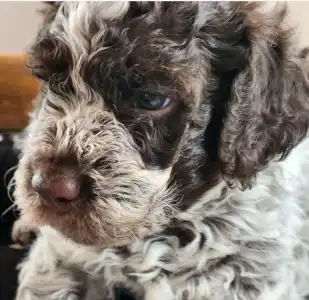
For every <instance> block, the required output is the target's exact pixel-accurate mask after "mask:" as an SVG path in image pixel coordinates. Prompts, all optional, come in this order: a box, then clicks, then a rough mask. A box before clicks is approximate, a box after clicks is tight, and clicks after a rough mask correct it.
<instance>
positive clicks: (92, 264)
mask: <svg viewBox="0 0 309 300" xmlns="http://www.w3.org/2000/svg"><path fill="white" fill-rule="evenodd" d="M308 174H309V139H308V138H307V139H306V140H305V141H303V142H302V143H301V144H299V145H298V146H297V147H296V148H295V149H294V150H293V151H292V152H291V154H290V155H289V156H288V157H287V158H286V159H285V160H284V161H282V162H272V163H271V164H270V165H269V166H268V167H267V168H266V169H265V170H263V171H261V172H260V173H259V175H258V176H257V179H256V182H254V184H253V187H252V188H251V189H250V190H246V191H240V190H239V189H237V188H236V189H232V190H231V189H228V188H227V186H226V185H225V184H224V183H220V184H219V185H218V186H217V187H215V188H214V189H212V190H211V191H209V192H208V193H207V194H206V195H204V197H203V198H202V199H201V200H200V201H199V202H197V204H195V205H194V206H193V207H192V208H191V209H189V210H187V211H186V212H183V213H180V214H179V215H178V217H177V219H176V220H175V222H174V228H173V229H171V230H167V231H166V233H162V234H160V235H158V236H156V237H151V238H148V239H145V240H137V241H136V242H135V243H133V244H132V245H131V246H130V247H129V248H126V249H125V250H124V249H117V250H113V249H105V250H103V251H101V250H98V249H95V248H88V247H87V248H85V247H82V246H78V245H76V244H73V243H72V242H70V241H68V240H64V239H63V237H62V236H60V235H59V234H58V233H56V232H55V231H53V230H52V229H50V228H42V234H43V235H46V237H47V238H46V239H42V238H41V239H40V240H39V242H40V243H47V244H50V245H51V244H53V245H58V247H57V248H58V250H57V249H55V247H53V251H55V253H53V254H51V255H52V256H55V257H56V256H60V260H62V262H65V264H66V262H67V263H68V265H71V266H72V265H75V266H76V267H77V268H78V269H80V268H81V269H82V270H84V271H86V273H87V274H89V277H88V278H89V286H88V296H86V298H87V299H96V297H98V299H99V295H100V294H101V293H104V295H105V296H106V292H107V290H109V291H111V290H112V289H113V288H114V287H115V286H118V285H123V286H126V287H127V288H129V289H131V291H132V292H133V294H135V295H136V297H137V298H143V299H146V300H155V299H160V300H163V299H195V300H198V299H206V298H205V295H207V299H208V298H209V299H212V300H221V299H232V298H233V299H272V300H275V299H280V300H282V299H289V300H290V299H301V296H303V295H305V294H306V293H308V291H309V288H308V284H307V283H308V281H309V271H308V270H309V268H308V267H309V264H308V253H307V247H308V244H307V240H308V238H307V236H306V234H308V230H307V228H309V227H308V220H307V212H308V208H309V201H308V200H307V197H309V184H308V182H309V176H308ZM41 248H43V247H41ZM45 249H46V248H45ZM56 253H57V254H56ZM32 255H37V253H35V251H32ZM50 257H51V256H49V258H50ZM51 260H52V259H51ZM265 279H266V281H267V283H268V284H267V285H266V286H265ZM102 282H104V285H102ZM295 283H296V284H295ZM90 287H91V288H90ZM102 288H103V291H102ZM145 291H147V292H146V293H145ZM101 295H102V294H101ZM199 295H200V296H199ZM258 295H260V296H259V297H258ZM234 297H235V298H234ZM257 297H258V298H257Z"/></svg>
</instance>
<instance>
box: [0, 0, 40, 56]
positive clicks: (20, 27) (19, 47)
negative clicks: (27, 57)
mask: <svg viewBox="0 0 309 300" xmlns="http://www.w3.org/2000/svg"><path fill="white" fill-rule="evenodd" d="M41 8H42V2H39V1H33V2H28V1H27V2H22V1H0V53H22V52H24V51H25V49H26V48H27V47H28V46H29V44H30V43H31V42H32V41H33V39H34V37H35V35H36V32H37V30H38V28H39V25H40V22H41V16H40V14H39V12H38V11H39V10H40V9H41Z"/></svg>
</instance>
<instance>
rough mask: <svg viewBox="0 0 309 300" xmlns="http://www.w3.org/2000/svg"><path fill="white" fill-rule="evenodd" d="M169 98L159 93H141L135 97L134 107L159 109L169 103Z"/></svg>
mask: <svg viewBox="0 0 309 300" xmlns="http://www.w3.org/2000/svg"><path fill="white" fill-rule="evenodd" d="M171 102H172V100H171V98H169V97H167V96H164V95H161V94H151V93H141V94H139V95H138V96H137V97H136V98H135V107H136V108H140V109H146V110H159V109H163V108H166V107H167V106H169V105H170V104H171Z"/></svg>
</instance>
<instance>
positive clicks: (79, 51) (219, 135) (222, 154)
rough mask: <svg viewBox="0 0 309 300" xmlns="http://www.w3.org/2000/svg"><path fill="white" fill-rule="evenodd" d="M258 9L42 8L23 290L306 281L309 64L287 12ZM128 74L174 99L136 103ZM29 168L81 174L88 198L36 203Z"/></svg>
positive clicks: (210, 293)
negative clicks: (63, 204)
mask: <svg viewBox="0 0 309 300" xmlns="http://www.w3.org/2000/svg"><path fill="white" fill-rule="evenodd" d="M262 8H263V5H261V4H256V3H236V2H234V3H233V2H202V3H197V2H196V3H193V2H182V3H167V4H163V2H162V3H158V2H153V3H151V2H141V3H134V2H131V3H127V2H117V3H107V2H74V3H73V2H65V3H63V4H60V5H59V7H58V6H57V7H56V9H53V10H52V11H51V15H49V16H47V18H46V25H45V27H44V28H43V29H42V31H41V32H40V34H39V35H38V38H37V40H36V42H35V44H34V46H33V49H32V52H31V61H30V62H29V67H30V68H31V70H32V71H33V73H34V75H35V76H37V77H38V78H40V79H41V81H42V89H41V93H40V99H39V101H38V105H37V108H36V109H35V112H34V114H33V117H32V119H31V123H30V125H29V128H28V129H27V133H28V136H27V138H26V140H25V142H24V144H23V145H22V148H23V149H22V152H23V153H22V157H21V161H20V164H19V166H18V169H17V172H16V175H15V180H16V192H15V197H16V201H17V204H18V206H19V208H20V209H21V211H22V219H21V220H24V221H25V222H28V224H30V223H31V224H35V225H36V226H39V227H40V229H39V231H40V233H39V237H38V239H37V240H36V242H35V243H34V245H33V246H32V248H31V251H30V254H29V256H28V257H27V258H26V259H25V261H24V262H23V263H22V264H21V266H20V268H21V271H20V276H19V289H18V293H17V298H16V299H17V300H36V299H46V300H56V299H57V300H59V299H63V300H64V299H66V300H73V299H74V300H75V299H81V300H96V299H98V300H100V299H102V298H103V299H106V300H111V299H114V293H113V290H114V288H116V287H119V286H120V287H122V288H126V289H128V290H129V291H130V292H131V293H132V294H133V296H134V297H135V298H136V299H144V300H170V299H174V300H205V299H211V300H228V299H237V300H256V299H258V300H269V299H271V300H279V299H280V300H300V299H303V297H304V296H305V295H306V294H308V293H309V288H308V282H309V264H308V236H307V233H308V211H309V205H308V195H309V185H308V174H309V139H308V137H307V136H308V135H307V132H308V126H309V76H308V62H307V60H306V52H305V51H303V52H301V51H300V50H298V49H296V48H295V47H294V44H293V41H292V39H291V38H290V31H289V30H288V29H287V28H285V25H284V16H285V10H284V9H279V10H272V11H271V12H267V11H262ZM132 78H133V79H134V80H132ZM124 79H125V80H124ZM128 82H129V83H130V84H131V85H130V84H129V87H128V86H124V83H126V84H127V83H128ZM134 84H137V86H138V88H136V89H138V90H139V91H140V90H142V91H143V90H145V89H146V90H148V91H149V90H151V91H159V92H160V93H163V94H166V95H168V96H170V97H171V98H173V100H174V101H175V103H173V107H172V108H171V109H170V110H168V112H164V111H163V112H162V111H159V112H152V113H149V112H145V111H140V110H138V109H136V107H133V106H132V105H133V104H132V99H131V98H130V97H129V96H128V95H129V94H130V93H131V92H132V90H134V88H132V85H134ZM175 99H176V100H175ZM38 170H39V171H40V172H41V173H42V174H44V176H46V177H49V176H50V178H52V176H54V174H59V173H60V174H62V172H67V170H69V171H70V172H73V173H74V172H75V173H76V174H78V176H83V178H85V181H84V185H85V186H86V187H87V189H86V191H85V194H84V195H83V199H82V200H83V201H79V202H77V204H74V205H72V207H71V210H70V211H69V212H68V213H66V214H63V215H60V214H58V213H57V212H55V211H54V210H52V209H49V208H47V207H46V206H44V205H43V204H42V201H41V199H40V196H39V195H38V194H37V193H35V191H34V190H33V188H32V186H31V178H32V176H33V173H34V172H37V171H38ZM75 173H74V174H75Z"/></svg>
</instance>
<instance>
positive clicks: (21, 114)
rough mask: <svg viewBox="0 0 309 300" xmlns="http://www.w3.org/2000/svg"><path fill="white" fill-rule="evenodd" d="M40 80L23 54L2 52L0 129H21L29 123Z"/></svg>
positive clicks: (4, 130) (0, 59)
mask: <svg viewBox="0 0 309 300" xmlns="http://www.w3.org/2000/svg"><path fill="white" fill-rule="evenodd" d="M38 91H39V82H38V81H37V80H36V79H35V78H34V77H33V76H32V75H31V73H30V72H29V70H28V69H27V68H26V65H25V56H24V55H23V54H0V131H1V132H7V131H19V130H22V129H23V128H24V127H25V126H26V125H27V123H28V113H29V112H30V111H31V109H32V100H33V99H34V98H35V96H36V95H37V94H38Z"/></svg>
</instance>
